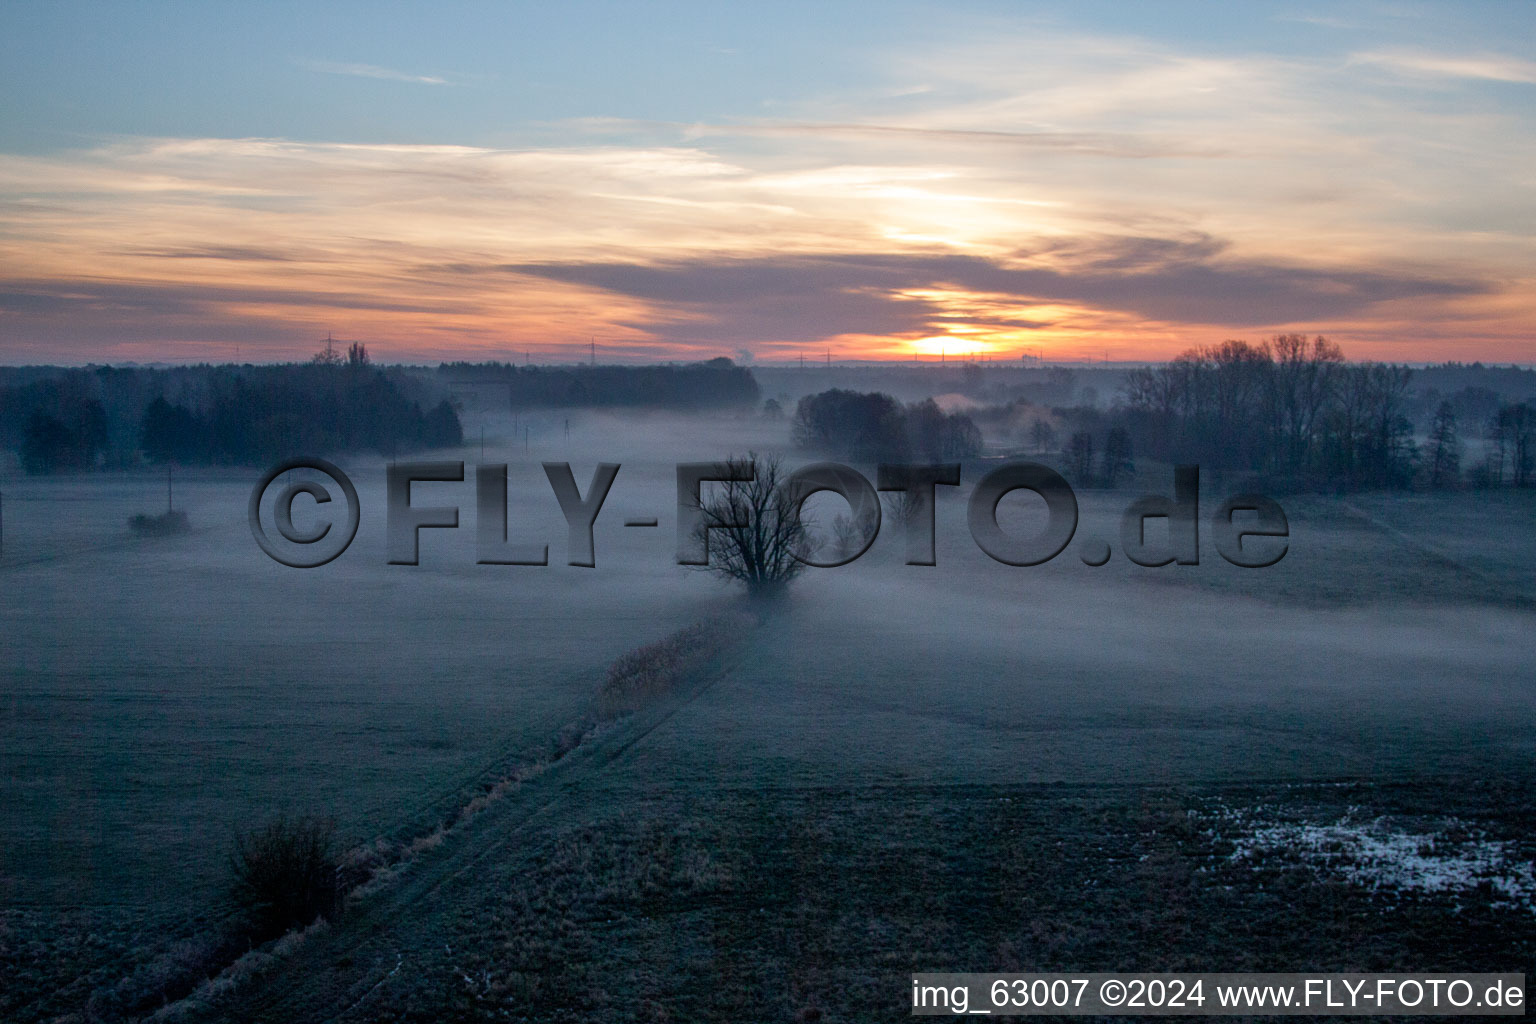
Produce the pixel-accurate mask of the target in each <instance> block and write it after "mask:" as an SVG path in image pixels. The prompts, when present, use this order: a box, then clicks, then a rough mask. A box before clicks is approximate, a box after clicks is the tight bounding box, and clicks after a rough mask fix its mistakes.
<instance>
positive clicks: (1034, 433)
mask: <svg viewBox="0 0 1536 1024" xmlns="http://www.w3.org/2000/svg"><path fill="white" fill-rule="evenodd" d="M1029 443H1030V445H1031V447H1033V448H1034V450H1035V451H1037V452H1043V451H1049V450H1050V449H1051V448H1052V447H1053V446H1054V445H1055V444H1056V430H1055V428H1054V427H1052V426H1051V425H1050V424H1049V423H1047V422H1046V421H1045V420H1043V419H1038V418H1037V419H1036V420H1035V421H1034V422H1033V423H1031V424H1030V425H1029Z"/></svg>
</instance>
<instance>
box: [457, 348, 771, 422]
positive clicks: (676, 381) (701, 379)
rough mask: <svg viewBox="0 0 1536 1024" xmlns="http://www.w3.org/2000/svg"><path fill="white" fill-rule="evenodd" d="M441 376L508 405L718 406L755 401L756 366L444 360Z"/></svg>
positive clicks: (723, 362) (713, 361)
mask: <svg viewBox="0 0 1536 1024" xmlns="http://www.w3.org/2000/svg"><path fill="white" fill-rule="evenodd" d="M437 372H438V378H439V380H440V381H441V382H442V383H443V385H444V386H446V387H448V388H450V389H457V388H472V389H474V390H476V391H492V392H493V393H494V394H495V395H496V401H497V402H498V403H499V402H500V400H501V395H502V394H504V395H505V398H506V402H507V408H509V409H510V410H512V411H514V412H516V411H521V410H524V409H544V408H570V407H598V408H601V407H624V406H628V407H642V408H656V409H680V410H694V409H718V408H729V407H738V406H755V405H756V404H757V402H758V398H759V390H758V386H757V379H756V378H755V377H753V376H752V371H751V370H748V369H747V368H746V367H744V366H737V365H736V364H735V363H734V362H732V361H731V360H729V359H726V358H723V357H722V358H719V359H711V360H708V361H707V362H702V363H683V364H666V365H662V366H517V365H515V364H512V363H494V362H493V363H463V362H459V363H443V364H442V365H441V366H439V367H438V371H437Z"/></svg>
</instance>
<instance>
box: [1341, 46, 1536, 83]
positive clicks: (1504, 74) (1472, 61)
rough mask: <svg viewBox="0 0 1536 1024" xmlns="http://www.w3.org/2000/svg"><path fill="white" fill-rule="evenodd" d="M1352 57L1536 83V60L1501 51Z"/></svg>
mask: <svg viewBox="0 0 1536 1024" xmlns="http://www.w3.org/2000/svg"><path fill="white" fill-rule="evenodd" d="M1350 60H1351V61H1352V62H1354V63H1358V64H1375V65H1379V66H1381V67H1385V68H1389V69H1390V70H1393V71H1397V72H1400V73H1402V74H1408V75H1415V76H1432V77H1437V78H1467V79H1475V80H1481V81H1485V82H1519V83H1523V84H1526V85H1536V61H1529V60H1521V59H1519V58H1518V57H1510V56H1506V55H1504V54H1497V53H1491V54H1473V55H1466V56H1455V55H1450V54H1437V53H1426V52H1422V51H1411V50H1375V51H1369V52H1365V53H1357V54H1354V55H1353V56H1352V57H1351V58H1350Z"/></svg>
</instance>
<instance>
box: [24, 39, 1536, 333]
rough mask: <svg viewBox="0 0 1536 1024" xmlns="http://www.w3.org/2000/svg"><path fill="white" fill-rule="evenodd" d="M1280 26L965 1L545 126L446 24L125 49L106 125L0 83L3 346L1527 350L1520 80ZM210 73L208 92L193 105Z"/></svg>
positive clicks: (1533, 260)
mask: <svg viewBox="0 0 1536 1024" xmlns="http://www.w3.org/2000/svg"><path fill="white" fill-rule="evenodd" d="M1276 17H1277V18H1278V15H1277V16H1276ZM1267 24H1268V25H1269V26H1270V27H1271V28H1273V27H1275V26H1279V25H1281V24H1282V21H1280V20H1271V21H1269V22H1268V23H1267ZM1284 25H1285V31H1284V32H1283V33H1281V32H1279V30H1278V29H1276V31H1275V33H1272V34H1269V35H1266V31H1267V30H1266V31H1260V29H1261V28H1263V26H1259V27H1258V28H1256V27H1255V26H1253V25H1249V24H1246V23H1245V24H1233V25H1231V26H1227V27H1226V29H1225V30H1223V29H1221V28H1220V27H1218V28H1216V29H1210V31H1212V32H1214V33H1215V35H1213V36H1212V37H1210V38H1206V37H1201V38H1199V39H1194V38H1184V37H1182V36H1181V35H1180V33H1179V32H1178V31H1176V29H1178V28H1179V27H1180V26H1179V25H1163V26H1161V27H1153V26H1141V27H1135V26H1117V25H1113V24H1103V23H1099V22H1091V21H1085V22H1084V23H1082V24H1073V23H1071V22H1069V21H1065V20H1063V19H1062V18H1049V19H1041V18H1038V17H1031V18H1018V19H1009V18H1007V17H1003V16H1000V15H992V14H988V15H982V14H974V15H970V16H966V17H957V18H955V19H954V20H953V21H951V22H948V23H946V24H945V25H944V26H943V27H942V29H937V30H931V31H926V32H919V31H918V30H917V29H916V28H913V29H912V31H911V34H910V35H906V34H903V33H900V32H897V33H894V35H892V34H889V33H887V34H885V35H882V37H881V38H880V39H879V40H873V39H872V40H868V41H862V42H861V41H860V40H858V39H857V38H850V39H845V40H844V41H843V43H842V45H843V46H844V50H845V57H844V60H845V64H844V66H843V67H842V68H841V69H840V72H841V77H842V78H844V79H846V80H844V81H840V82H839V83H837V84H836V85H835V86H834V84H833V83H831V82H829V81H821V80H820V78H819V77H818V76H819V75H826V74H830V72H829V71H827V70H825V69H822V70H815V69H813V68H811V67H807V69H806V71H805V75H804V79H803V81H802V80H801V79H797V78H795V77H793V76H790V77H783V76H770V77H763V78H758V79H753V78H750V77H747V78H742V79H741V80H734V82H733V84H734V87H735V92H737V93H740V95H732V96H717V95H715V90H712V89H711V88H710V87H709V84H708V81H706V80H704V79H701V80H700V81H699V83H698V89H697V91H696V92H695V93H693V94H688V95H684V96H683V97H681V98H679V97H678V96H670V94H669V96H670V98H668V99H665V100H663V99H660V98H658V99H655V100H654V101H649V100H646V101H642V100H639V99H636V100H633V101H632V100H631V99H630V98H629V96H630V94H631V93H633V92H634V91H636V90H638V91H639V95H641V96H642V97H643V96H644V95H645V94H646V92H645V90H646V88H647V79H646V76H647V75H658V74H660V72H659V71H657V70H656V69H654V68H652V69H650V70H646V69H643V68H640V67H634V68H630V69H629V70H628V71H625V70H624V69H623V68H622V67H620V68H618V69H617V70H616V69H614V68H608V69H607V70H606V71H603V72H601V73H594V77H595V79H596V81H595V82H584V83H583V85H582V87H583V88H587V89H588V90H589V91H590V92H591V93H592V95H582V96H580V97H577V98H576V99H571V98H570V97H566V98H565V99H563V100H561V101H560V102H558V103H556V102H555V101H554V100H553V99H552V100H550V103H551V107H550V109H549V111H547V112H546V113H544V114H542V116H541V114H540V108H539V105H538V95H537V93H538V90H537V89H536V88H535V87H534V86H533V85H530V84H528V82H526V81H524V78H523V77H520V74H521V72H519V71H518V69H516V68H514V67H510V66H504V67H500V68H499V69H498V70H495V71H490V70H486V68H485V67H481V66H480V64H479V63H477V62H482V63H483V61H484V60H486V59H487V58H486V57H485V56H484V55H483V54H479V53H478V51H475V50H474V48H473V47H471V46H470V45H469V44H468V43H467V42H466V43H465V44H464V46H465V49H464V52H463V53H462V54H460V58H461V59H462V62H463V64H464V67H465V70H462V71H455V70H454V69H453V68H452V67H449V68H446V69H444V68H443V67H442V65H443V64H444V63H448V64H451V63H452V59H451V58H452V53H453V51H452V50H451V48H450V49H448V50H447V51H446V55H445V53H444V52H442V48H443V47H447V45H448V43H449V42H450V41H451V40H446V39H444V40H437V41H436V44H434V48H433V49H432V54H431V58H430V60H429V59H426V58H425V57H423V59H422V60H421V61H419V62H418V63H420V64H421V65H422V66H423V67H424V68H425V70H421V69H416V68H415V65H412V68H410V69H394V68H393V67H392V66H391V65H389V64H388V63H387V62H384V61H383V60H382V59H381V60H380V61H379V62H373V61H368V62H365V63H356V64H354V63H350V62H348V61H322V60H320V59H319V58H311V57H307V56H306V57H302V58H300V57H295V56H293V55H292V54H291V53H290V52H289V49H290V48H292V47H296V46H298V45H299V44H298V43H296V42H294V40H293V39H291V38H285V39H284V40H281V41H274V40H266V41H265V42H263V39H262V38H257V39H254V40H252V41H250V42H249V43H248V44H238V43H235V42H232V41H226V42H222V43H220V45H227V46H231V47H236V48H237V49H238V50H239V52H238V53H237V54H235V55H234V56H231V57H230V59H231V60H237V59H238V60H240V61H250V62H252V63H253V66H254V67H255V68H256V69H257V71H252V72H251V73H250V75H251V77H249V78H242V79H240V80H239V81H236V80H235V79H236V77H238V76H237V75H236V72H235V71H229V72H228V74H229V75H230V76H231V78H230V81H229V82H228V83H226V84H225V85H222V86H221V85H220V82H221V79H220V78H219V77H217V75H214V77H212V78H204V79H197V77H196V76H197V75H199V74H204V73H205V72H204V71H203V70H201V69H199V68H196V67H191V66H190V65H189V66H188V67H186V68H181V69H180V71H178V70H177V69H178V68H179V67H180V65H179V64H178V63H177V62H182V63H188V62H192V61H193V60H194V58H193V57H191V56H188V55H186V54H172V55H164V54H162V55H160V56H161V57H162V58H163V59H164V60H165V61H167V62H169V64H170V65H171V70H170V71H156V72H154V74H151V71H150V66H149V64H148V63H145V64H144V66H143V67H140V66H138V65H137V64H136V63H135V61H143V62H148V61H150V60H151V58H152V56H153V53H152V52H150V51H152V50H153V46H152V45H150V44H145V45H146V46H148V47H149V48H150V49H149V50H148V51H146V52H144V53H140V54H138V55H137V56H136V57H133V58H132V59H129V60H127V61H126V64H127V66H128V67H129V75H130V77H133V76H135V75H137V76H139V77H140V78H143V79H144V80H145V81H144V82H143V83H141V84H140V86H139V87H140V88H142V89H144V90H145V91H146V92H145V96H144V98H143V99H142V100H141V101H135V102H138V103H139V106H136V107H134V108H133V109H131V110H126V111H117V112H115V113H113V114H112V116H107V115H106V114H103V115H102V116H101V117H98V118H96V120H95V121H94V122H93V123H94V124H95V126H96V127H95V129H94V130H91V131H84V130H70V131H68V132H63V133H61V132H56V131H54V130H53V128H52V124H53V122H51V121H47V126H46V127H44V128H38V127H37V125H38V124H44V122H45V121H46V119H45V118H43V117H42V116H39V117H36V118H32V119H28V118H26V117H20V116H17V115H18V113H19V110H18V107H17V103H18V102H23V103H24V102H26V101H25V99H24V98H21V99H18V97H20V96H21V94H20V93H18V92H16V91H12V92H11V93H10V95H11V96H12V97H13V101H12V104H11V106H12V112H11V114H10V115H9V117H10V120H11V122H12V128H11V131H10V132H9V135H8V138H9V140H10V141H9V144H8V145H7V147H6V150H5V151H4V152H3V153H0V209H3V213H0V266H3V268H4V270H3V276H4V281H3V283H0V292H3V293H4V294H3V298H0V331H3V336H4V337H3V352H0V355H3V357H4V358H5V359H6V360H7V361H9V362H12V363H25V362H85V361H124V360H141V361H142V360H167V361H172V362H181V361H201V360H216V361H224V360H227V359H231V358H234V357H235V355H236V353H237V352H238V353H239V355H240V357H241V358H242V359H247V360H281V359H288V358H299V357H302V356H303V355H304V354H305V353H307V352H308V351H310V350H312V349H313V347H314V343H315V339H316V338H317V337H324V336H325V334H326V333H327V332H334V334H335V335H336V336H337V337H338V338H347V339H361V340H364V341H366V342H367V343H368V344H369V345H370V346H371V347H372V348H373V349H374V350H376V351H377V352H379V353H380V354H381V355H382V356H384V357H385V358H389V359H398V360H419V361H432V360H438V359H448V358H464V359H514V360H523V359H531V360H534V361H562V360H568V359H572V358H576V357H577V356H578V355H582V356H584V355H585V354H586V352H587V351H588V348H589V346H590V345H591V344H592V343H594V342H595V344H596V345H597V347H598V351H599V352H600V353H601V355H602V357H603V358H605V359H609V360H612V361H648V360H663V359H665V360H672V359H679V360H681V359H694V358H707V357H712V356H717V355H727V356H731V357H733V358H743V359H757V360H762V361H782V360H793V359H797V358H799V357H801V356H806V357H808V358H809V357H816V358H824V357H825V356H826V354H827V353H830V355H831V357H832V358H836V359H927V358H934V359H938V358H944V357H946V356H948V355H953V356H955V357H959V358H968V357H974V358H992V359H1017V358H1019V357H1020V356H1039V357H1041V358H1044V359H1055V360H1077V359H1101V358H1109V359H1120V360H1146V359H1158V358H1164V357H1167V356H1170V355H1172V354H1174V353H1176V352H1178V351H1180V350H1182V349H1184V348H1186V347H1188V346H1190V345H1194V344H1205V343H1211V342H1215V341H1219V340H1221V339H1224V338H1228V337H1246V338H1258V337H1261V336H1263V335H1266V334H1271V333H1275V332H1282V331H1305V332H1321V333H1325V334H1327V335H1328V336H1329V337H1332V338H1334V339H1336V340H1338V341H1340V342H1341V343H1343V344H1344V345H1345V346H1346V348H1347V349H1348V351H1349V352H1350V353H1351V355H1353V356H1356V357H1360V358H1393V359H1404V360H1440V359H1464V360H1471V359H1482V360H1492V361H1521V362H1523V361H1528V360H1529V359H1530V358H1531V355H1532V337H1533V324H1536V298H1533V296H1536V289H1533V288H1532V284H1533V277H1536V271H1533V269H1532V268H1533V267H1536V251H1533V247H1536V243H1533V241H1532V238H1533V232H1532V231H1531V228H1532V226H1533V223H1536V217H1533V210H1536V205H1533V203H1532V189H1533V184H1532V181H1531V179H1530V175H1529V170H1528V169H1529V167H1530V166H1532V155H1533V154H1532V152H1531V150H1532V133H1531V130H1530V129H1531V113H1530V111H1531V110H1532V109H1536V108H1533V106H1532V104H1531V102H1530V101H1531V98H1532V91H1533V90H1536V63H1532V62H1531V61H1529V60H1527V59H1526V58H1525V57H1524V56H1521V55H1519V54H1516V53H1511V52H1507V50H1508V47H1507V44H1508V43H1509V42H1511V41H1510V40H1505V39H1494V38H1470V39H1443V38H1442V39H1441V42H1439V43H1438V44H1437V45H1439V46H1440V47H1441V48H1442V49H1441V50H1436V49H1432V48H1431V46H1430V43H1431V40H1432V39H1433V38H1435V37H1436V32H1435V31H1434V27H1433V25H1428V24H1426V25H1420V26H1417V27H1416V26H1415V25H1414V24H1413V23H1412V22H1411V20H1406V19H1398V20H1396V21H1391V22H1390V23H1388V22H1382V23H1379V24H1373V23H1369V22H1365V23H1361V24H1356V25H1353V26H1350V27H1339V26H1330V25H1326V24H1304V23H1303V22H1297V21H1295V20H1291V21H1289V22H1284ZM1185 27H1187V26H1185ZM653 28H655V29H656V31H658V32H660V31H662V28H661V27H659V26H653ZM928 28H929V29H932V26H928ZM263 31H276V30H274V29H270V27H264V29H263ZM720 31H726V30H725V29H720ZM1473 34H1474V36H1475V33H1473ZM34 44H35V45H36V46H41V47H43V48H44V49H46V47H47V46H48V45H50V44H49V42H48V41H47V40H46V39H45V40H41V41H39V40H34ZM52 45H56V46H62V45H63V42H62V41H58V40H55V41H54V43H53V44H52ZM424 45H425V44H424ZM701 45H702V44H701ZM785 45H788V44H785ZM241 47H244V48H241ZM724 49H730V48H729V47H724ZM29 52H31V51H29ZM403 52H405V53H407V54H408V53H409V50H408V48H407V49H406V50H405V51H403ZM349 56H356V55H355V54H353V55H349ZM802 58H803V55H801V54H799V51H798V50H796V51H793V60H800V59H802ZM701 59H702V58H701ZM783 59H784V60H785V61H791V59H792V56H791V54H790V51H789V50H786V55H785V56H784V58H783ZM806 59H808V58H806ZM818 67H819V65H818ZM263 69H264V70H263ZM258 72H259V73H258ZM173 73H175V74H180V76H181V77H179V78H176V79H175V81H170V80H169V79H167V76H173V77H174V75H173ZM565 73H566V74H571V75H574V74H575V71H574V70H568V71H567V72H565ZM7 74H9V75H12V76H15V77H16V78H17V81H16V82H15V83H12V84H15V85H17V87H18V88H19V89H22V91H23V92H28V91H29V90H30V91H32V92H35V91H36V90H38V89H40V88H41V87H40V86H38V85H37V84H36V83H31V84H28V83H22V82H21V81H20V76H22V75H23V74H24V69H21V68H14V67H13V69H12V70H11V71H10V72H7ZM82 74H84V72H82ZM721 74H724V72H721ZM753 74H761V72H753ZM263 75H266V76H267V77H265V78H264V77H262V76H263ZM740 75H741V76H748V75H749V72H748V71H742V72H740ZM707 77H708V76H705V78H706V79H707ZM151 79H152V80H151ZM194 80H196V81H203V82H204V84H205V85H206V87H207V88H210V89H215V90H218V89H224V90H226V91H227V92H228V96H227V97H226V99H227V100H228V107H227V108H220V109H218V110H216V111H214V110H208V111H203V110H201V109H200V108H199V109H190V110H189V109H184V108H185V107H186V105H187V104H188V103H191V102H192V101H191V100H189V99H187V97H186V95H185V93H184V92H183V93H178V94H176V96H175V97H174V98H173V97H172V96H171V95H170V90H171V89H172V88H173V86H175V85H177V84H179V85H181V86H186V85H187V84H188V83H189V82H192V81H194ZM561 81H563V79H561ZM29 82H30V80H29ZM87 84H89V83H87ZM23 86H25V88H22V87H23ZM570 87H571V88H574V87H575V86H570ZM79 88H86V86H79ZM102 88H103V89H105V88H106V85H105V84H103V85H102ZM539 88H549V89H555V91H556V92H558V91H559V88H566V86H559V87H558V88H557V87H556V86H554V85H549V84H548V83H546V84H545V86H539ZM155 89H161V90H165V94H164V95H158V96H157V94H156V93H155V92H154V90H155ZM289 90H291V92H292V95H290V94H289ZM605 90H606V91H605ZM87 91H88V90H87ZM726 91H727V92H730V91H731V90H726ZM268 93H271V94H272V95H268ZM562 95H563V94H562ZM689 95H691V96H692V99H690V98H689ZM285 97H286V99H285ZM754 97H756V98H755V99H754ZM514 100H515V103H514ZM87 101H89V102H96V103H98V104H99V105H107V101H106V100H104V99H101V98H99V97H98V98H96V99H95V100H89V97H88V98H87ZM87 101H82V102H87ZM503 101H504V102H506V103H508V104H511V105H514V106H515V105H517V104H521V106H522V109H521V110H520V111H513V112H504V113H499V114H496V115H494V116H492V115H490V114H484V115H482V114H478V113H477V111H479V110H481V109H482V108H484V109H487V110H492V109H504V108H500V107H498V103H501V102H503ZM37 102H38V103H39V104H42V103H43V101H42V100H38V101H37ZM113 102H114V103H117V102H119V101H113ZM120 102H121V103H126V102H128V101H126V100H124V101H120ZM647 102H650V103H652V104H653V106H654V109H652V110H640V109H638V108H639V107H642V106H645V104H646V103H647ZM306 104H308V105H306ZM269 108H270V109H271V110H272V111H273V112H272V113H271V114H270V116H267V112H268V110H269ZM255 111H260V112H261V114H262V116H257V115H256V113H255ZM50 116H52V115H50ZM59 116H60V117H65V115H64V114H60V115H59ZM68 116H83V115H79V112H78V110H76V113H75V114H72V115H68ZM114 118H118V119H119V120H120V123H119V121H115V120H114ZM221 118H222V119H223V120H224V121H227V126H226V127H225V128H224V129H223V130H220V131H211V130H209V128H210V126H211V124H218V123H220V119H221ZM65 120H66V122H67V117H65ZM151 129H153V130H151ZM443 136H447V137H448V138H447V139H445V138H443Z"/></svg>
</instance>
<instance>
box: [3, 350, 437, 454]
mask: <svg viewBox="0 0 1536 1024" xmlns="http://www.w3.org/2000/svg"><path fill="white" fill-rule="evenodd" d="M430 392H431V388H430V387H429V386H428V384H427V382H424V381H422V380H421V379H420V378H419V377H417V376H414V375H412V374H410V373H406V372H402V371H400V370H396V369H389V370H386V369H380V368H378V367H375V366H373V365H371V364H370V363H369V362H368V359H367V353H366V351H365V350H363V349H362V348H361V347H360V346H358V347H356V348H355V349H354V350H353V352H352V353H351V357H350V358H343V357H341V356H339V355H336V354H335V353H332V352H330V350H329V349H328V350H327V352H326V353H324V354H323V357H317V358H316V360H314V361H313V362H310V363H302V364H287V365H277V366H206V365H205V366H188V367H177V368H172V369H139V368H121V369H118V368H113V367H110V366H99V367H91V368H88V369H60V368H54V367H45V368H39V367H25V368H20V369H12V370H0V443H4V444H5V445H6V446H8V447H10V448H12V449H14V450H15V452H16V454H17V456H18V458H19V459H20V462H21V465H22V468H23V469H25V470H26V471H27V472H28V473H52V472H57V471H61V470H86V469H95V468H108V467H110V468H127V467H131V466H134V465H139V464H141V463H143V462H151V463H167V462H175V463H180V464H183V465H193V464H200V465H207V464H230V465H260V464H264V463H267V462H271V461H273V460H275V459H278V458H282V457H285V456H290V455H298V454H305V453H308V454H319V453H324V452H335V451H375V452H380V453H386V454H387V453H392V452H407V451H411V450H414V449H423V448H435V447H443V446H448V445H456V444H459V443H461V442H462V440H463V436H464V435H463V430H462V428H461V426H460V423H459V417H458V414H457V413H456V412H455V411H454V409H453V406H452V404H451V403H449V402H448V401H447V400H446V399H439V400H437V401H436V402H435V404H434V403H433V401H432V397H429V396H430Z"/></svg>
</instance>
